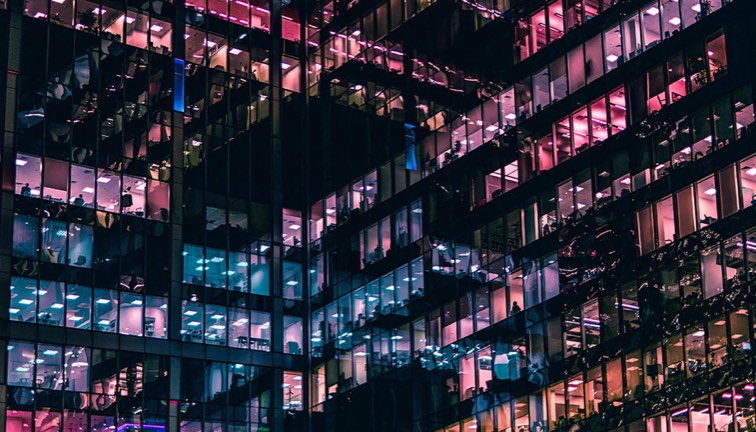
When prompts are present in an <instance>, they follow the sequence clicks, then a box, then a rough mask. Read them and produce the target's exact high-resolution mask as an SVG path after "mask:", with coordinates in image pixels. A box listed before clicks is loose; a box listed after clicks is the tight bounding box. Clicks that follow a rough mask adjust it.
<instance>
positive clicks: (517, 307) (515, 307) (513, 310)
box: [511, 301, 522, 315]
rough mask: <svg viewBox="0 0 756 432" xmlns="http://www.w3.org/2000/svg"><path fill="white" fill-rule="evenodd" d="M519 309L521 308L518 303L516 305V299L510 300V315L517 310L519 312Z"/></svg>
mask: <svg viewBox="0 0 756 432" xmlns="http://www.w3.org/2000/svg"><path fill="white" fill-rule="evenodd" d="M521 310H522V308H520V305H518V304H517V302H516V301H515V302H512V311H511V314H512V315H514V314H516V313H517V312H520V311H521Z"/></svg>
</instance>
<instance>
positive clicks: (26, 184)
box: [16, 153, 42, 198]
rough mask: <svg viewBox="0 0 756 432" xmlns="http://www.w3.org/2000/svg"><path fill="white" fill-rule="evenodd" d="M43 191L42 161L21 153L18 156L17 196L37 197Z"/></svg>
mask: <svg viewBox="0 0 756 432" xmlns="http://www.w3.org/2000/svg"><path fill="white" fill-rule="evenodd" d="M41 189H42V159H41V158H38V157H35V156H30V155H25V154H22V153H19V154H18V155H16V194H18V195H22V196H27V197H37V198H39V197H40V195H41Z"/></svg>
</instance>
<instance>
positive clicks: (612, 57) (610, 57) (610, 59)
mask: <svg viewBox="0 0 756 432" xmlns="http://www.w3.org/2000/svg"><path fill="white" fill-rule="evenodd" d="M617 59H619V57H617V56H616V55H614V54H609V55H608V56H606V60H607V61H608V62H609V63H614V62H616V61H617Z"/></svg>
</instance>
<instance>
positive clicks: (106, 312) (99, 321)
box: [92, 288, 141, 333]
mask: <svg viewBox="0 0 756 432" xmlns="http://www.w3.org/2000/svg"><path fill="white" fill-rule="evenodd" d="M92 323H93V324H92V328H93V329H94V330H96V331H101V332H109V333H116V332H117V331H118V292H117V291H112V290H106V289H100V288H95V290H94V305H93V313H92ZM140 326H141V325H140ZM140 331H141V330H140Z"/></svg>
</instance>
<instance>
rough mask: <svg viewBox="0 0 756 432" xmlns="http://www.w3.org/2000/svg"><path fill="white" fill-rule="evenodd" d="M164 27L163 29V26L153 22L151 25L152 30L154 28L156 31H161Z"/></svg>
mask: <svg viewBox="0 0 756 432" xmlns="http://www.w3.org/2000/svg"><path fill="white" fill-rule="evenodd" d="M162 29H163V26H159V25H157V24H153V25H151V26H150V30H152V31H154V32H159V31H160V30H162Z"/></svg>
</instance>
